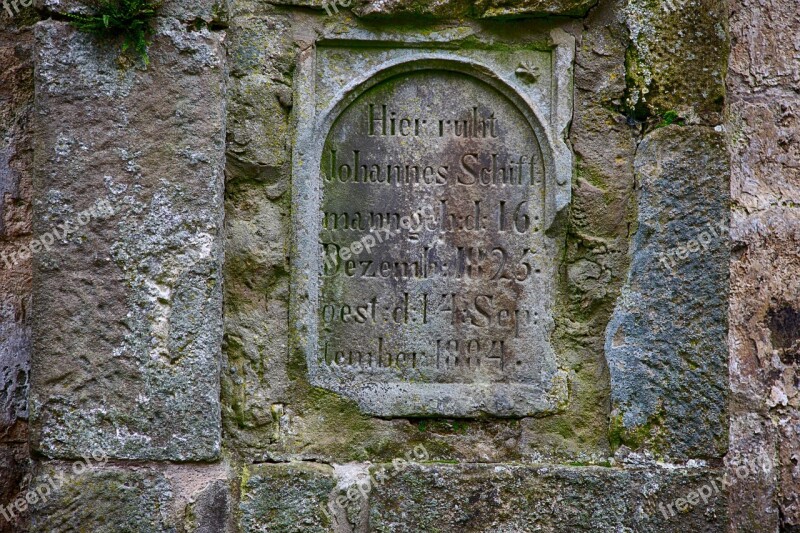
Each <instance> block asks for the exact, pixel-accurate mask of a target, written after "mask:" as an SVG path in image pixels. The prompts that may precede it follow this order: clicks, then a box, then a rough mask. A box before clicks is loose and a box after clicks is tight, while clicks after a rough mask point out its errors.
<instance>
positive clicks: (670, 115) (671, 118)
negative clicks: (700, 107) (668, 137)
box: [656, 111, 683, 128]
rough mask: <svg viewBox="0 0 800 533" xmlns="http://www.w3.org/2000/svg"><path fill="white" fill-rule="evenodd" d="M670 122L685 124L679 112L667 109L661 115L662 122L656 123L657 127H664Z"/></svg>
mask: <svg viewBox="0 0 800 533" xmlns="http://www.w3.org/2000/svg"><path fill="white" fill-rule="evenodd" d="M670 124H678V125H679V126H683V120H681V119H680V117H679V116H678V113H677V112H675V111H667V112H666V113H664V115H663V116H662V117H661V122H659V123H658V124H657V125H656V128H663V127H664V126H669V125H670Z"/></svg>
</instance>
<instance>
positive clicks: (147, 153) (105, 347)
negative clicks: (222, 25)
mask: <svg viewBox="0 0 800 533" xmlns="http://www.w3.org/2000/svg"><path fill="white" fill-rule="evenodd" d="M221 46H222V45H221V40H220V36H219V35H217V34H214V33H211V32H209V31H208V30H200V31H193V32H187V31H186V30H185V28H184V27H183V26H182V25H181V24H179V23H178V22H176V21H174V20H167V19H163V20H162V21H161V26H160V27H159V31H158V36H157V37H156V38H155V41H154V43H153V44H152V46H151V48H150V56H151V60H152V63H151V66H150V68H149V69H148V70H145V71H141V70H138V69H128V70H119V68H118V66H117V64H116V62H115V56H116V51H115V50H112V49H108V48H106V47H102V46H101V45H99V44H98V43H97V42H96V41H95V40H94V39H92V38H91V37H88V36H86V35H83V34H80V33H77V32H75V31H74V30H73V29H72V28H70V27H69V26H68V25H67V24H65V23H62V22H54V21H47V22H42V23H41V24H39V26H38V27H37V52H36V61H37V94H36V120H37V124H38V125H39V127H38V136H37V138H36V146H37V154H38V155H37V160H36V171H35V172H36V174H35V176H36V177H35V184H36V185H35V189H36V198H35V210H34V231H35V233H36V234H37V235H38V236H40V238H41V239H45V236H47V235H49V236H50V237H53V239H52V241H53V242H52V243H51V245H50V246H49V247H46V248H45V249H42V250H41V251H40V252H39V253H38V254H37V255H36V256H35V265H36V266H35V272H36V274H35V276H36V282H35V283H34V290H33V294H34V309H35V310H36V311H35V316H34V319H33V324H34V325H33V328H34V338H35V341H34V348H33V351H34V353H33V357H32V359H33V362H32V366H33V368H34V371H33V374H34V376H35V377H34V387H33V389H34V393H33V394H32V398H31V411H32V412H31V417H32V423H33V428H32V434H33V438H32V441H33V444H34V447H35V448H36V449H37V450H38V451H39V452H40V453H42V454H45V455H47V456H51V457H75V456H76V455H79V454H81V453H87V452H88V451H89V450H92V449H97V448H99V449H102V450H104V451H105V452H106V453H108V454H109V455H110V456H113V457H118V458H127V459H162V460H184V461H185V460H207V459H212V458H214V457H216V456H217V454H218V453H219V448H220V407H219V366H220V362H219V357H220V345H221V336H222V327H221V321H222V316H221V304H222V301H221V300H222V296H221V295H222V291H221V266H222V265H221V264H222V247H221V239H222V235H221V231H222V221H223V205H222V204H223V165H224V146H225V144H224V143H225V116H224V110H225V103H224V86H225V84H224V69H223V66H222V63H221V61H222V58H223V57H224V55H225V54H224V52H223V50H222V47H221ZM92 209H94V212H93V213H94V214H92V211H91V210H92ZM87 210H88V211H87ZM87 219H88V220H87ZM63 224H67V226H66V227H64V226H61V225H63ZM87 325H91V327H87Z"/></svg>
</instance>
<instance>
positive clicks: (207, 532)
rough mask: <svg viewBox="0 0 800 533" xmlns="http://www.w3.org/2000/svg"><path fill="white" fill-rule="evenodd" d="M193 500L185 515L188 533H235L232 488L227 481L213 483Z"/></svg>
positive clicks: (185, 525)
mask: <svg viewBox="0 0 800 533" xmlns="http://www.w3.org/2000/svg"><path fill="white" fill-rule="evenodd" d="M193 500H194V501H192V502H191V503H190V504H189V505H188V506H187V508H186V513H185V519H184V528H185V530H186V531H187V533H225V532H228V531H231V532H232V531H235V529H234V528H235V524H234V520H233V508H232V507H233V506H232V501H231V500H232V495H231V488H230V486H229V482H228V481H227V480H224V479H218V480H215V481H212V482H211V483H209V485H208V486H207V487H206V488H204V489H203V490H202V491H201V492H200V493H199V494H198V495H197V496H195V497H194V498H193Z"/></svg>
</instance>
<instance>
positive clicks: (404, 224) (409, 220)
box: [323, 205, 434, 275]
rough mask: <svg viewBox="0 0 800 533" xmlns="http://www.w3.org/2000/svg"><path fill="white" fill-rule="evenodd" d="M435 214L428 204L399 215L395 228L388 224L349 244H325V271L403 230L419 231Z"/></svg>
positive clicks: (336, 266) (334, 268)
mask: <svg viewBox="0 0 800 533" xmlns="http://www.w3.org/2000/svg"><path fill="white" fill-rule="evenodd" d="M433 216H434V209H433V207H431V206H429V205H428V206H425V207H423V208H422V209H420V210H419V211H415V212H414V213H411V215H406V216H402V217H398V218H397V227H396V228H394V229H392V228H391V227H390V225H389V224H386V225H384V226H383V227H380V228H378V229H376V230H375V231H374V233H367V234H366V235H364V236H363V237H361V238H360V239H358V240H355V241H353V242H351V243H350V245H349V246H339V245H337V244H334V243H327V244H326V245H323V257H324V259H323V266H324V273H325V274H326V275H328V274H330V273H332V272H335V271H336V270H337V269H338V267H339V264H340V261H339V259H340V258H341V260H342V261H343V262H345V263H346V262H347V261H352V260H354V258H355V257H358V256H359V254H361V253H362V252H367V253H369V252H371V251H372V248H373V247H375V246H376V245H378V244H382V243H384V242H386V241H387V240H389V239H391V238H392V237H395V236H397V235H399V234H400V233H402V231H403V230H406V231H409V230H410V231H419V230H420V229H421V228H422V227H423V226H424V224H425V223H426V222H427V221H432V220H433Z"/></svg>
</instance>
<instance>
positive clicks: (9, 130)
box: [0, 28, 33, 436]
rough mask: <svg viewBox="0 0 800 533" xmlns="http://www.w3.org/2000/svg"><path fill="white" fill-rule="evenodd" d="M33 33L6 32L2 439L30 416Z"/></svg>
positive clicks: (1, 126)
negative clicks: (26, 251) (26, 250)
mask: <svg viewBox="0 0 800 533" xmlns="http://www.w3.org/2000/svg"><path fill="white" fill-rule="evenodd" d="M32 55H33V31H32V30H31V29H30V28H22V29H11V28H8V29H5V30H3V31H2V32H1V33H0V61H2V63H3V65H4V66H5V68H4V69H3V70H2V72H0V133H1V134H2V144H0V436H2V435H3V434H4V433H6V432H7V431H8V428H10V427H11V426H13V425H14V423H15V422H16V421H17V419H19V418H23V419H25V418H27V416H28V405H27V390H28V372H29V369H30V343H31V338H30V322H29V319H30V309H31V298H30V291H31V260H30V257H28V258H26V259H21V258H16V257H15V256H14V255H12V253H13V252H18V251H19V250H20V248H22V247H24V246H26V245H27V243H28V242H29V241H30V237H31V210H30V208H31V175H32V166H33V139H32V135H31V118H32V113H33V61H32Z"/></svg>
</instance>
